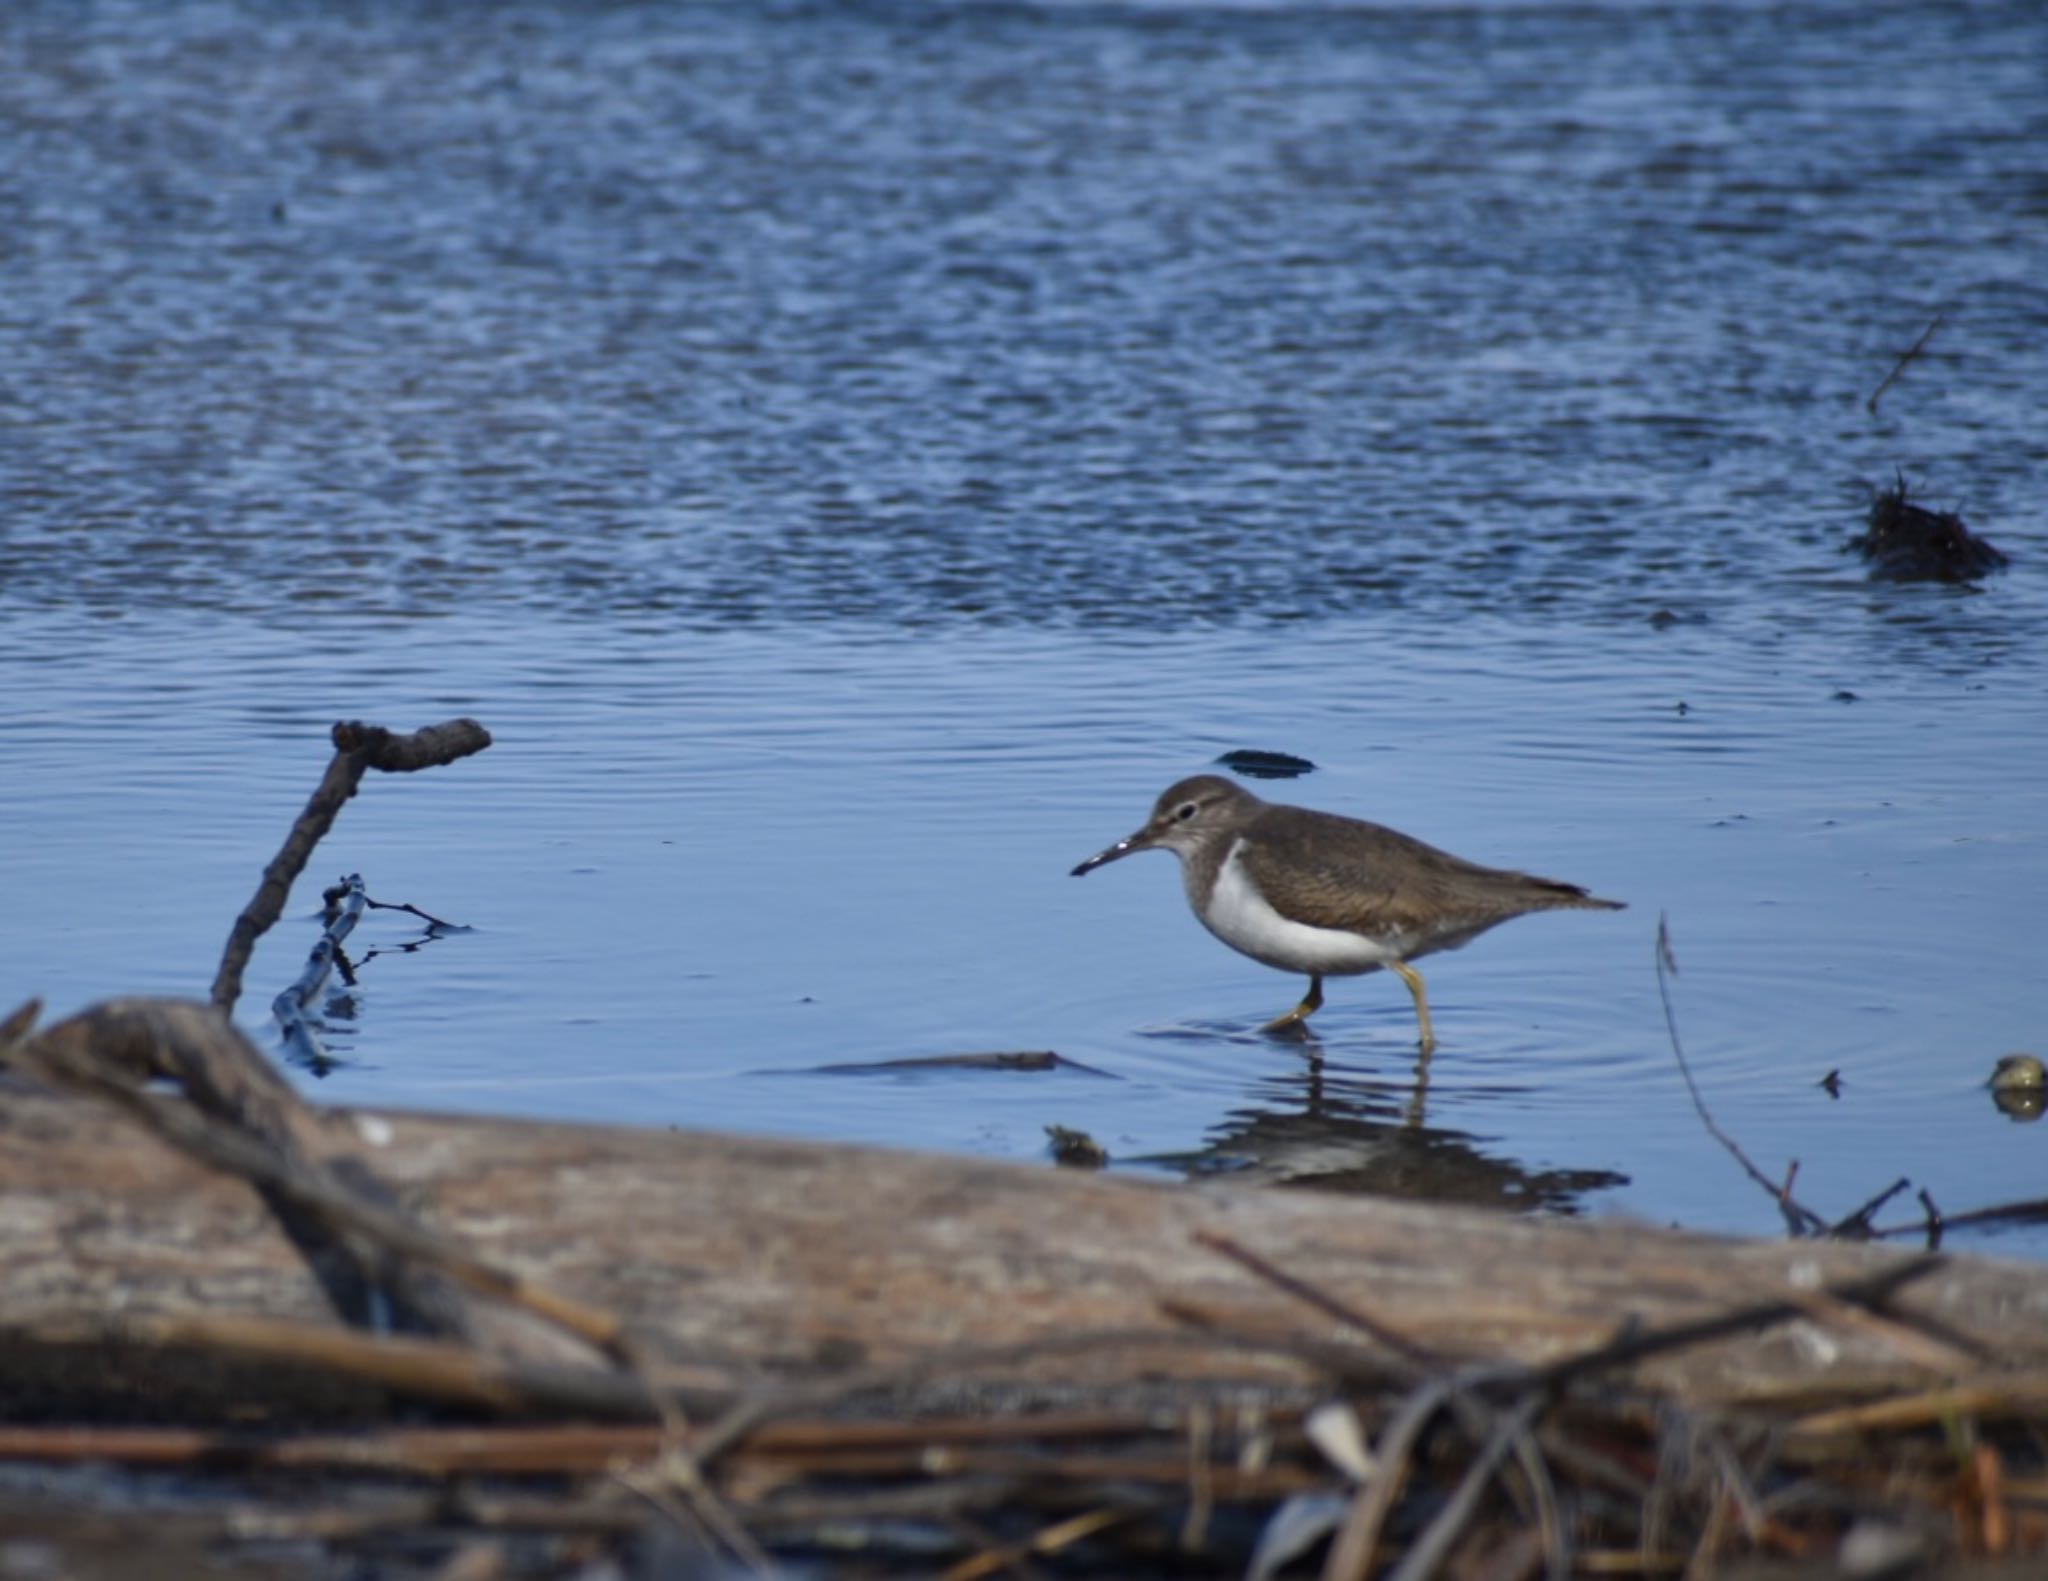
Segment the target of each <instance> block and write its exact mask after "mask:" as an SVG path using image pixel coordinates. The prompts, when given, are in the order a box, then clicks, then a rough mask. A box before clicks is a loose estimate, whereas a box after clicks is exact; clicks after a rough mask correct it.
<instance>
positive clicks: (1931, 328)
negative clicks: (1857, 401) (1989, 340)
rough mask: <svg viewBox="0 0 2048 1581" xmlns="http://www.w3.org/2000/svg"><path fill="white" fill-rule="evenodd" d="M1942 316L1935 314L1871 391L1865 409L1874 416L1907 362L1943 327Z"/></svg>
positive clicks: (1924, 347) (1918, 353) (1923, 348)
mask: <svg viewBox="0 0 2048 1581" xmlns="http://www.w3.org/2000/svg"><path fill="white" fill-rule="evenodd" d="M1941 318H1942V315H1941V314H1939V313H1937V314H1935V315H1934V318H1933V319H1932V321H1931V322H1929V324H1928V326H1927V327H1926V328H1925V329H1923V330H1922V331H1920V338H1919V339H1918V340H1916V341H1914V342H1913V344H1912V345H1910V346H1908V347H1907V348H1906V349H1905V350H1904V351H1902V352H1901V353H1899V360H1898V361H1897V362H1895V363H1893V364H1892V371H1891V372H1890V373H1887V374H1886V375H1885V376H1884V382H1883V383H1882V384H1880V385H1878V387H1877V388H1876V389H1874V390H1872V391H1871V392H1870V399H1869V400H1867V401H1865V402H1864V403H1863V405H1864V407H1865V409H1866V410H1867V411H1869V413H1870V415H1871V416H1872V417H1875V416H1876V415H1877V403H1878V398H1879V397H1880V396H1882V395H1883V394H1884V392H1885V391H1886V390H1889V389H1890V388H1891V387H1892V385H1893V383H1894V382H1895V381H1896V380H1897V379H1898V377H1899V375H1900V374H1902V373H1904V372H1905V371H1906V367H1907V364H1909V363H1910V362H1912V360H1913V359H1914V358H1915V357H1917V356H1919V355H1920V353H1921V352H1922V351H1923V350H1925V349H1926V346H1927V343H1928V342H1929V341H1930V340H1932V339H1934V332H1935V331H1936V330H1937V329H1939V328H1941Z"/></svg>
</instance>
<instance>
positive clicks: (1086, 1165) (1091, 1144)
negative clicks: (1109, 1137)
mask: <svg viewBox="0 0 2048 1581" xmlns="http://www.w3.org/2000/svg"><path fill="white" fill-rule="evenodd" d="M1045 1136H1046V1144H1047V1146H1048V1147H1049V1148H1050V1149H1051V1151H1052V1161H1053V1162H1054V1163H1055V1164H1063V1165H1065V1166H1066V1167H1067V1168H1069V1169H1100V1168H1102V1166H1103V1165H1104V1164H1107V1163H1108V1162H1109V1151H1108V1149H1106V1148H1105V1147H1103V1145H1102V1144H1101V1143H1100V1142H1098V1141H1096V1140H1095V1138H1094V1137H1092V1136H1090V1135H1089V1134H1088V1133H1087V1132H1086V1131H1076V1130H1073V1129H1071V1128H1069V1127H1067V1126H1064V1125H1048V1126H1047V1127H1046V1128H1045Z"/></svg>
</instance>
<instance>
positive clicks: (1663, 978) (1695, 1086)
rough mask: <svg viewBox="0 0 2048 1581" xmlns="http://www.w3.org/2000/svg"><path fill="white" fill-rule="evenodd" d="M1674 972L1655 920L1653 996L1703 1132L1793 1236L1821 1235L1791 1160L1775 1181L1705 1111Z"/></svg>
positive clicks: (1674, 960) (1822, 1224)
mask: <svg viewBox="0 0 2048 1581" xmlns="http://www.w3.org/2000/svg"><path fill="white" fill-rule="evenodd" d="M1677 975H1678V957H1677V956H1676V955H1675V954H1673V953H1672V949H1671V930H1670V926H1669V923H1668V920H1667V919H1666V918H1664V917H1661V916H1660V917H1659V918H1658V919H1657V997H1658V998H1659V999H1660V1000H1661V1001H1663V1005H1664V1029H1665V1031H1666V1032H1667V1033H1668V1034H1669V1035H1670V1038H1671V1052H1672V1055H1673V1056H1674V1057H1675V1058H1676V1059H1677V1061H1678V1072H1679V1074H1680V1075H1681V1076H1683V1077H1684V1078H1685V1090H1686V1091H1687V1092H1689V1093H1691V1094H1692V1106H1693V1109H1694V1110H1695V1112H1697V1113H1698V1115H1699V1117H1700V1124H1702V1125H1704V1126H1705V1127H1706V1128H1707V1134H1708V1135H1709V1136H1711V1137H1712V1138H1713V1139H1714V1140H1715V1141H1717V1142H1719V1143H1720V1144H1721V1145H1722V1146H1723V1147H1725V1148H1726V1149H1727V1150H1728V1152H1729V1155H1730V1156H1731V1157H1733V1158H1734V1160H1735V1162H1736V1163H1738V1164H1740V1165H1741V1166H1742V1167H1743V1169H1744V1170H1745V1171H1746V1172H1747V1173H1748V1175H1749V1178H1750V1179H1751V1180H1753V1181H1755V1182H1756V1183H1757V1184H1758V1185H1759V1186H1762V1187H1763V1188H1764V1190H1766V1191H1768V1192H1769V1193H1770V1194H1771V1200H1772V1201H1774V1202H1776V1203H1777V1204H1778V1211H1779V1212H1780V1213H1782V1214H1784V1215H1785V1225H1786V1228H1787V1229H1789V1230H1790V1231H1791V1232H1792V1233H1793V1234H1794V1235H1825V1234H1826V1233H1827V1230H1828V1225H1827V1221H1826V1220H1825V1219H1823V1218H1822V1217H1821V1216H1820V1215H1819V1214H1817V1213H1815V1212H1813V1211H1812V1210H1811V1209H1809V1208H1805V1207H1802V1206H1801V1205H1800V1204H1799V1203H1798V1202H1796V1201H1794V1200H1793V1197H1792V1181H1793V1179H1794V1177H1795V1176H1796V1175H1797V1174H1798V1172H1799V1164H1798V1161H1797V1160H1796V1159H1795V1160H1794V1161H1793V1163H1792V1166H1791V1168H1790V1169H1789V1170H1788V1171H1787V1172H1786V1175H1785V1184H1784V1185H1782V1186H1780V1185H1778V1184H1776V1183H1775V1182H1774V1181H1772V1179H1771V1178H1770V1176H1768V1175H1766V1174H1765V1173H1764V1172H1763V1171H1762V1170H1760V1169H1758V1168H1757V1167H1756V1165H1754V1164H1753V1163H1751V1162H1750V1161H1749V1155H1748V1154H1747V1153H1745V1152H1743V1150H1742V1148H1741V1146H1740V1145H1739V1144H1738V1143H1737V1142H1736V1140H1735V1138H1733V1137H1732V1136H1730V1135H1729V1134H1728V1133H1727V1132H1726V1131H1724V1130H1722V1129H1721V1127H1720V1126H1719V1125H1717V1124H1716V1123H1715V1121H1714V1117H1713V1115H1712V1114H1710V1113H1708V1111H1707V1101H1706V1099H1704V1098H1702V1097H1701V1096H1700V1088H1699V1083H1698V1082H1696V1081H1694V1080H1693V1076H1692V1066H1691V1065H1690V1064H1688V1063H1687V1062H1686V1058H1685V1046H1684V1044H1683V1043H1681V1042H1680V1041H1679V1037H1678V1014H1677V1012H1676V1011H1674V1010H1673V1009H1672V1007H1671V987H1670V984H1669V982H1668V981H1667V978H1668V977H1676V976H1677Z"/></svg>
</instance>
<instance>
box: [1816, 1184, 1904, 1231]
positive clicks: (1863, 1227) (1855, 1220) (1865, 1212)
mask: <svg viewBox="0 0 2048 1581" xmlns="http://www.w3.org/2000/svg"><path fill="white" fill-rule="evenodd" d="M1912 1184H1913V1182H1912V1181H1910V1180H1908V1179H1907V1178H1906V1177H1905V1176H1904V1175H1901V1176H1899V1178H1898V1179H1897V1180H1895V1181H1893V1182H1892V1183H1891V1184H1890V1185H1889V1186H1886V1187H1885V1188H1884V1190H1882V1191H1880V1192H1879V1193H1878V1194H1877V1195H1876V1196H1874V1197H1872V1198H1871V1199H1870V1200H1869V1201H1868V1202H1866V1203H1864V1204H1863V1206H1862V1207H1860V1208H1858V1209H1857V1210H1856V1211H1855V1212H1854V1213H1852V1214H1850V1215H1849V1216H1848V1217H1847V1218H1845V1219H1843V1220H1841V1221H1840V1222H1839V1223H1837V1224H1836V1225H1835V1226H1834V1227H1833V1228H1832V1229H1830V1230H1829V1231H1828V1234H1830V1235H1832V1236H1834V1237H1836V1238H1837V1239H1839V1240H1852V1241H1861V1240H1867V1239H1868V1238H1869V1236H1870V1221H1871V1218H1872V1217H1873V1216H1874V1215H1875V1214H1876V1212H1877V1210H1878V1209H1879V1208H1881V1207H1883V1206H1884V1205H1885V1204H1886V1203H1887V1202H1889V1201H1891V1200H1892V1198H1894V1197H1896V1196H1897V1195H1898V1194H1899V1193H1900V1192H1902V1191H1904V1190H1905V1189H1906V1188H1907V1187H1908V1186H1910V1185H1912Z"/></svg>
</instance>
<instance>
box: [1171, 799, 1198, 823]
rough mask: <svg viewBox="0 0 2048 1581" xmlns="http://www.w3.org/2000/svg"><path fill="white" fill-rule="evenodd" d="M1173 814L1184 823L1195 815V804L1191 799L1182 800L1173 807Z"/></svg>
mask: <svg viewBox="0 0 2048 1581" xmlns="http://www.w3.org/2000/svg"><path fill="white" fill-rule="evenodd" d="M1173 815H1174V817H1176V818H1178V819H1179V820H1180V821H1181V822H1182V823H1186V822H1187V821H1188V820H1189V819H1190V818H1192V817H1194V815H1195V804H1194V803H1193V802H1191V801H1184V802H1182V803H1181V804H1180V805H1179V806H1178V807H1176V808H1174V810H1173Z"/></svg>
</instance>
